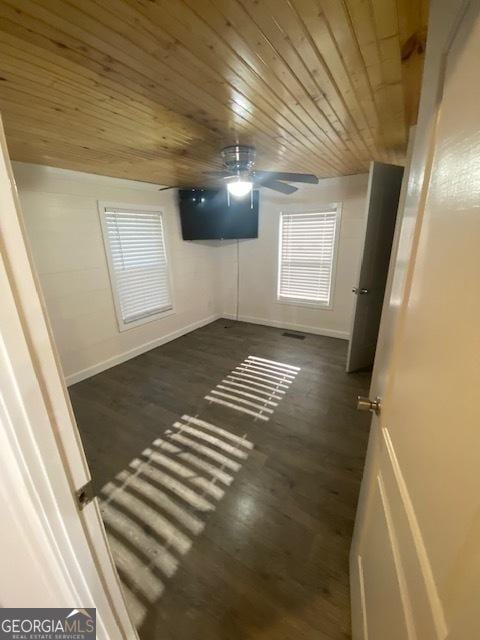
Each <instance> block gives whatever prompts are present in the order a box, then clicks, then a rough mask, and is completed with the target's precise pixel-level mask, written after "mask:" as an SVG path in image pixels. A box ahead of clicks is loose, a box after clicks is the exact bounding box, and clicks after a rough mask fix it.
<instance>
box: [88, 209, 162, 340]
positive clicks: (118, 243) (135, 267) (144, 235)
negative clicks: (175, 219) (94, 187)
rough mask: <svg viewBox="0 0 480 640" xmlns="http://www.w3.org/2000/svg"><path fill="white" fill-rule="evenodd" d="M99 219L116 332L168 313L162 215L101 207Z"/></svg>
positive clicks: (148, 211)
mask: <svg viewBox="0 0 480 640" xmlns="http://www.w3.org/2000/svg"><path fill="white" fill-rule="evenodd" d="M100 215H101V219H102V229H103V236H104V241H105V248H106V252H107V258H108V267H109V270H110V279H111V282H112V289H113V297H114V302H115V310H116V313H117V320H118V325H119V328H120V330H121V331H122V330H124V329H129V328H130V327H133V326H136V325H138V324H142V323H144V322H149V321H150V320H155V319H156V318H158V317H159V316H160V315H161V314H164V313H165V312H167V311H169V310H171V309H172V299H171V292H170V280H169V272H168V261H167V253H166V250H165V237H164V235H165V234H164V225H163V219H162V214H161V213H160V212H159V211H155V210H153V209H152V210H150V209H148V208H145V209H137V208H136V207H128V208H127V207H125V208H120V207H116V206H115V207H114V206H106V205H103V206H101V207H100Z"/></svg>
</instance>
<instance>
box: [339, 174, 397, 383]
mask: <svg viewBox="0 0 480 640" xmlns="http://www.w3.org/2000/svg"><path fill="white" fill-rule="evenodd" d="M402 176H403V167H397V166H395V165H392V164H383V163H381V162H372V163H371V164H370V176H369V181H368V195H367V222H366V227H365V229H366V230H365V241H364V244H363V252H362V259H361V263H360V272H359V278H358V284H357V286H356V287H354V288H353V294H354V295H355V308H354V312H353V321H352V329H351V332H350V342H349V345H348V356H347V371H348V372H350V371H357V370H358V369H364V368H366V367H371V366H372V365H373V360H374V358H375V349H376V346H377V338H378V328H379V326H380V316H381V314H382V305H383V297H384V294H385V284H386V282H387V274H388V265H389V262H390V253H391V249H392V241H393V233H394V230H395V221H396V218H397V209H398V198H399V196H400V187H401V184H402Z"/></svg>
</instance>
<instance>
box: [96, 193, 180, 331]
mask: <svg viewBox="0 0 480 640" xmlns="http://www.w3.org/2000/svg"><path fill="white" fill-rule="evenodd" d="M108 209H125V210H127V211H138V212H142V211H153V212H155V213H158V214H159V215H160V218H161V220H162V228H163V243H164V246H165V255H166V258H167V272H168V286H169V290H170V300H171V302H172V308H171V309H166V310H165V311H160V312H159V313H155V314H152V315H149V316H145V317H144V318H138V320H133V321H132V322H124V321H123V318H122V309H121V306H120V298H119V296H118V290H117V281H116V278H115V269H114V267H113V261H112V255H111V251H110V243H109V239H108V230H107V224H106V220H105V211H106V210H108ZM98 213H99V217H100V225H101V228H102V237H103V244H104V248H105V257H106V260H107V265H108V275H109V278H110V289H111V291H112V298H113V305H114V308H115V315H116V318H117V324H118V329H119V331H128V330H129V329H134V328H135V327H138V326H140V325H142V324H147V323H148V322H155V320H160V319H162V318H166V317H167V316H171V315H172V314H174V313H175V300H174V294H173V279H172V268H171V263H170V253H169V248H168V238H167V236H168V232H167V224H166V221H165V215H164V213H163V211H162V209H161V207H159V206H155V205H146V204H142V205H140V204H131V203H129V202H105V201H101V200H99V201H98Z"/></svg>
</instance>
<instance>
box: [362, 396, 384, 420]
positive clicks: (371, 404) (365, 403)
mask: <svg viewBox="0 0 480 640" xmlns="http://www.w3.org/2000/svg"><path fill="white" fill-rule="evenodd" d="M381 406H382V401H381V399H380V398H379V397H378V396H377V397H376V398H375V400H370V398H365V397H364V396H357V409H358V410H359V411H371V412H372V413H376V414H377V416H378V414H379V413H380V409H381Z"/></svg>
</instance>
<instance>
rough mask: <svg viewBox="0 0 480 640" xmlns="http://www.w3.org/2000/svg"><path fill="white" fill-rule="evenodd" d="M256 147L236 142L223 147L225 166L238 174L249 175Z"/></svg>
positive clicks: (253, 162)
mask: <svg viewBox="0 0 480 640" xmlns="http://www.w3.org/2000/svg"><path fill="white" fill-rule="evenodd" d="M256 155H257V154H256V151H255V147H249V146H247V145H242V144H234V145H231V146H230V147H225V148H224V149H222V159H223V162H224V164H225V167H226V168H227V169H228V170H229V171H231V172H232V173H233V174H236V175H239V176H240V175H248V174H250V172H251V171H252V169H253V165H254V164H255V156H256Z"/></svg>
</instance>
